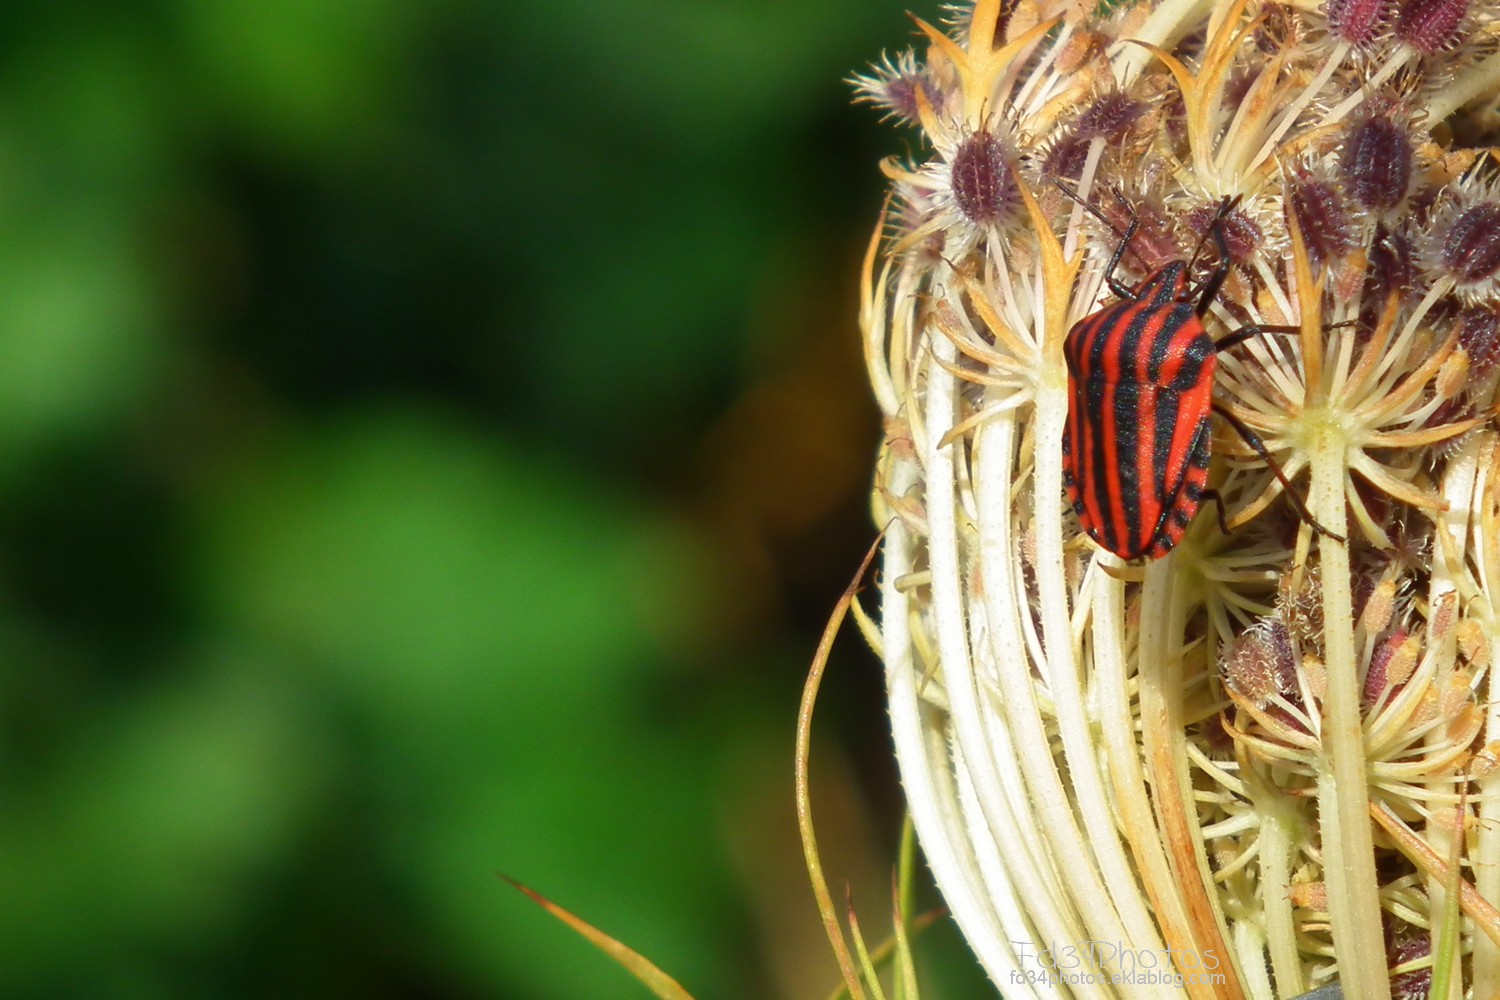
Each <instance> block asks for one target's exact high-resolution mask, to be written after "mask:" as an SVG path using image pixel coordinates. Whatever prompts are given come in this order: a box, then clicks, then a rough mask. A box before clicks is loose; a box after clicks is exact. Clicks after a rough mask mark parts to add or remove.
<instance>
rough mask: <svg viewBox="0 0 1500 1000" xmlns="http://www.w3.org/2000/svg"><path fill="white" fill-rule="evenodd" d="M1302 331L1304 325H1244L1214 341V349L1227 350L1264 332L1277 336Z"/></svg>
mask: <svg viewBox="0 0 1500 1000" xmlns="http://www.w3.org/2000/svg"><path fill="white" fill-rule="evenodd" d="M1301 332H1302V327H1300V326H1267V325H1264V324H1251V325H1250V326H1242V327H1240V328H1239V329H1238V330H1236V331H1234V332H1233V333H1226V334H1225V335H1224V336H1222V337H1220V338H1219V339H1218V340H1216V341H1214V350H1216V351H1227V350H1229V349H1230V348H1231V347H1236V346H1238V345H1240V344H1243V343H1244V342H1245V341H1247V340H1249V339H1250V338H1251V337H1258V336H1260V335H1261V334H1263V333H1272V334H1276V335H1277V336H1285V335H1290V334H1294V333H1301Z"/></svg>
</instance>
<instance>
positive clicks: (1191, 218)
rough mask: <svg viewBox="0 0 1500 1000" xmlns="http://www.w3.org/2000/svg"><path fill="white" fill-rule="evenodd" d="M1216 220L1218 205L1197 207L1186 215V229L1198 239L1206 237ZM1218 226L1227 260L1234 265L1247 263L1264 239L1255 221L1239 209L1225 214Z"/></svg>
mask: <svg viewBox="0 0 1500 1000" xmlns="http://www.w3.org/2000/svg"><path fill="white" fill-rule="evenodd" d="M1217 218H1219V206H1218V205H1199V206H1198V207H1197V208H1194V209H1192V210H1191V211H1189V212H1188V213H1187V224H1188V228H1189V229H1190V230H1191V231H1192V232H1193V233H1195V234H1196V235H1198V236H1200V237H1203V236H1208V235H1209V233H1210V230H1211V229H1212V227H1213V224H1214V220H1215V219H1217ZM1219 226H1220V232H1222V233H1223V234H1224V249H1226V250H1228V251H1229V259H1230V260H1231V261H1233V262H1234V263H1236V264H1243V263H1245V262H1246V261H1248V260H1249V259H1250V257H1251V255H1252V254H1254V253H1255V250H1256V248H1257V247H1259V246H1260V244H1261V240H1263V239H1264V238H1265V237H1264V235H1263V234H1262V233H1261V231H1260V227H1259V226H1257V225H1256V224H1255V220H1254V219H1252V218H1250V216H1249V215H1247V214H1246V213H1245V210H1244V209H1241V208H1235V209H1231V210H1230V211H1229V212H1228V213H1226V214H1225V215H1224V217H1223V219H1222V221H1220V223H1219Z"/></svg>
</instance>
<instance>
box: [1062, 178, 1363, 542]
mask: <svg viewBox="0 0 1500 1000" xmlns="http://www.w3.org/2000/svg"><path fill="white" fill-rule="evenodd" d="M1059 187H1061V185H1059ZM1063 190H1064V192H1065V193H1067V194H1068V195H1069V196H1070V197H1073V198H1075V199H1076V200H1078V201H1079V202H1080V204H1083V205H1084V207H1085V208H1087V209H1088V210H1089V211H1091V212H1093V213H1094V214H1095V215H1097V216H1098V217H1099V218H1100V219H1101V220H1102V221H1104V222H1105V224H1106V225H1110V228H1113V226H1112V225H1111V224H1110V223H1109V221H1108V220H1107V219H1105V218H1104V216H1103V215H1102V214H1101V213H1099V211H1098V210H1097V209H1095V208H1094V207H1093V206H1092V205H1089V204H1087V203H1086V202H1083V201H1082V199H1078V198H1077V196H1076V195H1074V194H1073V193H1072V192H1071V191H1067V189H1066V188H1064V189H1063ZM1123 200H1124V199H1123V198H1122V199H1121V201H1122V202H1123ZM1237 202H1238V199H1228V198H1226V199H1224V201H1222V202H1221V203H1220V205H1219V209H1218V211H1217V212H1216V213H1215V215H1214V217H1213V220H1212V222H1211V223H1210V224H1209V228H1208V234H1207V235H1211V236H1212V237H1213V240H1214V243H1215V246H1216V249H1217V250H1218V253H1219V263H1218V266H1217V267H1216V268H1215V270H1214V271H1213V273H1212V274H1210V275H1209V276H1208V277H1207V278H1206V279H1204V281H1203V282H1202V284H1201V285H1200V286H1199V287H1198V288H1197V289H1193V288H1191V287H1190V285H1189V274H1190V272H1191V270H1192V264H1193V261H1182V260H1174V261H1171V262H1169V263H1167V264H1166V265H1164V266H1162V267H1160V268H1158V269H1157V270H1155V271H1153V272H1152V273H1151V274H1149V275H1148V276H1147V277H1146V278H1145V280H1143V281H1142V282H1141V283H1140V284H1139V285H1137V286H1136V287H1134V288H1131V287H1129V286H1128V285H1126V284H1124V283H1123V282H1121V281H1119V280H1118V279H1117V278H1116V277H1115V268H1116V267H1117V266H1118V265H1119V263H1120V260H1121V258H1122V257H1123V256H1124V255H1125V253H1126V251H1127V250H1128V249H1129V248H1130V242H1131V240H1132V238H1134V236H1135V234H1136V230H1137V227H1138V226H1139V224H1140V220H1139V218H1137V217H1136V216H1135V214H1134V213H1132V214H1131V220H1130V226H1129V228H1128V229H1126V231H1125V234H1124V236H1123V237H1122V238H1121V240H1120V242H1119V244H1118V245H1117V246H1116V247H1115V252H1114V255H1113V256H1112V257H1111V258H1110V261H1109V266H1108V268H1107V269H1106V271H1105V272H1104V280H1105V283H1106V284H1107V285H1108V286H1109V289H1110V291H1112V292H1113V293H1114V294H1115V296H1116V297H1117V298H1118V299H1119V301H1118V302H1115V303H1112V304H1111V305H1107V306H1104V307H1103V308H1101V309H1099V310H1098V311H1097V312H1095V313H1093V314H1092V315H1089V316H1086V317H1084V318H1083V319H1081V320H1079V321H1078V322H1077V323H1076V324H1074V326H1073V328H1072V329H1071V330H1070V331H1069V332H1068V336H1067V340H1066V341H1065V342H1064V344H1063V354H1064V357H1065V358H1066V360H1067V364H1068V420H1067V424H1066V426H1065V427H1064V429H1063V483H1064V485H1065V486H1066V487H1067V493H1068V500H1069V502H1070V503H1071V504H1072V506H1073V510H1074V511H1075V512H1076V513H1077V514H1078V519H1079V521H1080V522H1082V524H1083V529H1084V531H1086V532H1088V534H1089V537H1091V538H1092V539H1093V540H1094V541H1096V542H1098V543H1099V544H1100V545H1101V546H1103V547H1104V548H1105V549H1107V550H1109V551H1110V552H1112V553H1114V554H1115V555H1117V556H1119V557H1120V558H1122V559H1127V560H1128V559H1141V558H1144V559H1159V558H1161V557H1162V556H1164V555H1166V554H1167V553H1168V552H1170V551H1171V550H1172V547H1173V546H1175V545H1176V544H1177V543H1178V542H1179V541H1181V540H1182V536H1183V534H1184V533H1185V532H1186V531H1187V528H1188V525H1189V524H1190V523H1191V522H1192V520H1193V515H1194V514H1196V513H1197V512H1198V507H1199V506H1200V505H1201V504H1202V503H1203V502H1204V501H1205V500H1214V501H1215V502H1216V504H1217V506H1218V514H1219V526H1220V528H1222V529H1223V530H1224V531H1225V532H1226V533H1227V532H1228V531H1229V528H1228V524H1227V522H1226V521H1225V517H1224V504H1223V500H1222V499H1221V498H1220V497H1219V495H1218V493H1217V492H1216V491H1214V490H1211V489H1209V488H1208V461H1209V456H1210V451H1211V445H1212V438H1213V432H1212V427H1211V424H1210V421H1209V415H1210V413H1211V412H1212V413H1217V414H1218V415H1219V416H1220V417H1221V418H1223V419H1224V420H1225V422H1227V423H1228V424H1229V425H1230V427H1232V428H1234V430H1235V431H1236V433H1238V434H1239V436H1240V437H1242V438H1243V439H1244V440H1245V443H1246V444H1248V445H1249V446H1250V448H1251V450H1253V451H1254V452H1255V453H1256V454H1257V455H1258V456H1259V457H1260V458H1261V460H1262V461H1264V462H1265V463H1266V464H1267V466H1268V467H1269V468H1270V469H1271V472H1272V473H1273V474H1274V475H1275V476H1276V478H1277V479H1278V480H1280V482H1281V485H1282V488H1283V489H1284V490H1285V491H1286V496H1287V499H1288V500H1290V501H1291V503H1292V505H1293V506H1294V507H1295V508H1296V509H1297V512H1298V514H1299V515H1300V516H1301V517H1302V519H1303V520H1304V521H1306V522H1307V523H1308V524H1309V525H1310V526H1311V527H1312V528H1313V530H1314V531H1317V532H1318V533H1319V534H1322V535H1325V536H1327V537H1329V538H1333V539H1336V540H1338V541H1343V538H1342V536H1340V535H1336V534H1334V533H1333V532H1331V531H1328V530H1327V529H1326V528H1324V527H1323V526H1322V525H1320V524H1318V522H1317V521H1316V520H1314V519H1313V516H1312V514H1311V513H1310V512H1309V511H1308V509H1307V506H1306V504H1304V503H1303V502H1302V499H1301V498H1300V497H1299V496H1298V495H1297V493H1296V492H1295V491H1294V490H1293V489H1292V488H1291V484H1290V483H1289V482H1287V478H1286V475H1285V474H1284V473H1283V472H1282V471H1281V467H1280V466H1279V465H1277V464H1276V461H1275V460H1274V459H1273V458H1272V457H1271V455H1270V453H1269V452H1268V451H1267V450H1266V446H1265V444H1264V443H1263V442H1262V441H1261V439H1260V438H1259V437H1258V436H1257V435H1256V434H1255V432H1254V431H1252V430H1251V429H1250V428H1249V427H1247V426H1245V424H1244V422H1243V421H1241V420H1240V419H1239V418H1237V417H1235V416H1234V415H1233V414H1232V413H1230V412H1229V411H1228V410H1226V409H1224V408H1223V407H1222V406H1219V405H1218V404H1217V403H1215V402H1214V399H1213V390H1214V375H1215V372H1216V371H1217V369H1218V353H1219V352H1220V351H1223V350H1227V349H1229V348H1231V347H1234V346H1235V345H1236V344H1240V343H1243V342H1244V341H1246V340H1248V339H1249V338H1251V337H1254V336H1257V335H1259V334H1263V333H1291V332H1295V331H1296V329H1297V328H1296V327H1275V326H1247V327H1243V328H1241V329H1239V330H1236V331H1234V332H1233V333H1230V334H1227V335H1225V336H1223V337H1220V338H1219V339H1218V340H1215V339H1214V338H1212V337H1210V336H1209V334H1208V331H1207V330H1205V329H1204V326H1203V318H1204V316H1205V315H1206V314H1207V313H1208V310H1209V307H1210V306H1212V305H1213V302H1214V298H1215V297H1216V296H1217V295H1218V293H1219V289H1220V288H1221V287H1222V286H1223V284H1224V281H1225V279H1226V278H1227V277H1228V275H1229V264H1230V261H1229V251H1228V248H1227V246H1226V245H1225V239H1224V232H1223V225H1224V218H1225V216H1226V215H1228V213H1229V212H1230V211H1231V210H1232V209H1233V208H1234V206H1235V204H1236V203H1237ZM1127 207H1128V206H1127ZM1202 245H1203V244H1202V242H1200V244H1199V250H1200V251H1201V249H1202ZM1196 259H1197V253H1196V252H1195V254H1194V257H1193V260H1194V261H1196Z"/></svg>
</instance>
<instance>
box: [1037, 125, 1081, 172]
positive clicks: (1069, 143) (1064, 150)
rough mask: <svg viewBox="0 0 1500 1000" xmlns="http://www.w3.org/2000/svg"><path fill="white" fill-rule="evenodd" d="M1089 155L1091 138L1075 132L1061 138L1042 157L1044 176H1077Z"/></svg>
mask: <svg viewBox="0 0 1500 1000" xmlns="http://www.w3.org/2000/svg"><path fill="white" fill-rule="evenodd" d="M1088 155H1089V140H1088V139H1085V138H1084V137H1082V136H1080V135H1077V134H1075V133H1069V134H1067V135H1065V136H1063V137H1062V138H1061V139H1059V140H1058V141H1057V142H1056V143H1054V144H1053V145H1052V148H1051V149H1048V150H1047V155H1046V156H1044V157H1043V158H1042V175H1043V176H1044V177H1077V176H1078V175H1079V174H1081V173H1083V165H1084V162H1085V161H1086V160H1087V159H1088Z"/></svg>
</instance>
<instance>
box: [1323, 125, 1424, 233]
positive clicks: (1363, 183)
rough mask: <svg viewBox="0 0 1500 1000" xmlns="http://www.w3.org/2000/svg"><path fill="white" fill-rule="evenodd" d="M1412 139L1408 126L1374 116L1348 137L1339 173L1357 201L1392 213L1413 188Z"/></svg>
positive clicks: (1345, 140) (1347, 135)
mask: <svg viewBox="0 0 1500 1000" xmlns="http://www.w3.org/2000/svg"><path fill="white" fill-rule="evenodd" d="M1412 146H1413V144H1412V140H1411V133H1410V131H1409V130H1408V129H1407V127H1406V125H1405V124H1403V123H1399V122H1397V121H1395V120H1394V119H1392V118H1388V117H1386V116H1385V115H1380V114H1372V115H1370V116H1368V117H1366V118H1364V119H1361V120H1360V121H1357V122H1355V124H1354V125H1353V126H1352V127H1351V128H1350V129H1349V131H1348V133H1347V134H1346V135H1345V136H1344V145H1343V148H1342V149H1341V150H1340V152H1339V172H1340V173H1341V174H1342V175H1343V178H1344V183H1345V185H1346V186H1347V188H1348V191H1349V194H1350V195H1351V196H1352V197H1353V198H1354V201H1355V202H1356V203H1357V204H1359V205H1362V206H1363V207H1365V208H1368V209H1373V210H1375V211H1381V212H1384V211H1389V210H1390V209H1392V208H1395V207H1396V206H1397V205H1399V204H1401V202H1402V201H1403V200H1404V199H1405V198H1406V194H1407V192H1408V191H1409V190H1410V189H1411V175H1412Z"/></svg>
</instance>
